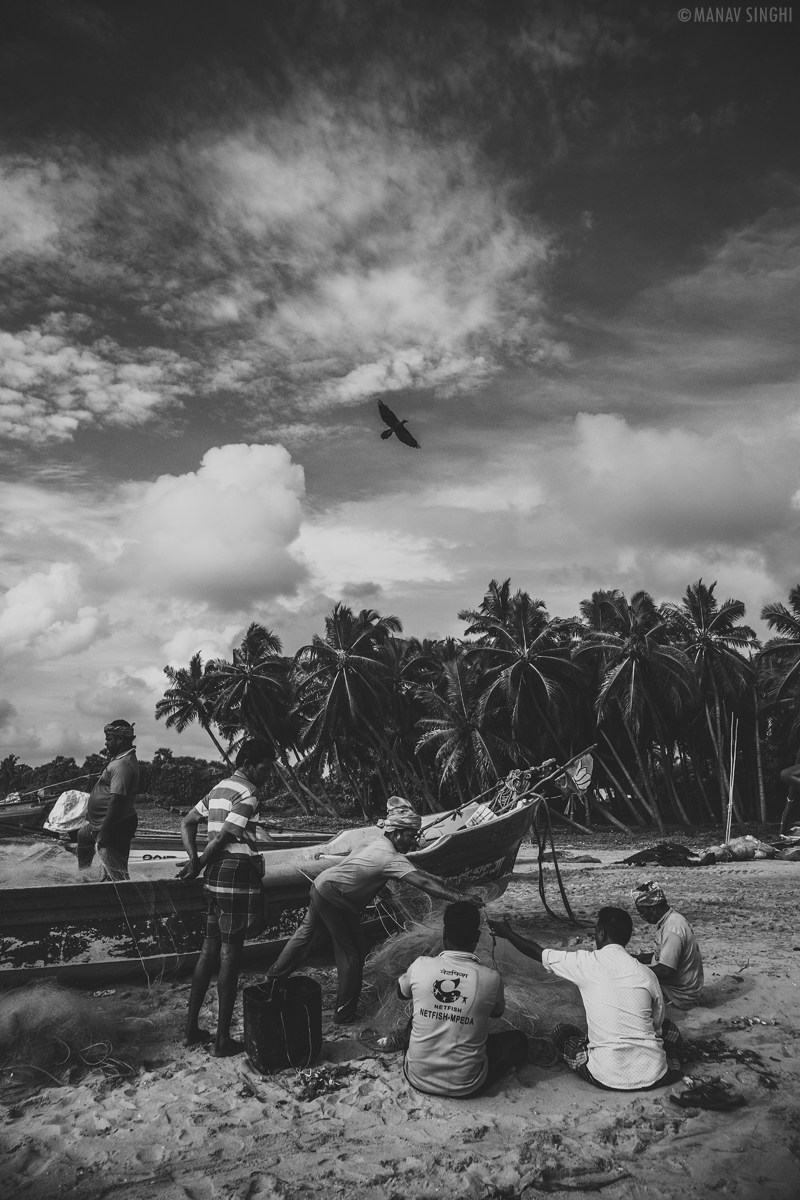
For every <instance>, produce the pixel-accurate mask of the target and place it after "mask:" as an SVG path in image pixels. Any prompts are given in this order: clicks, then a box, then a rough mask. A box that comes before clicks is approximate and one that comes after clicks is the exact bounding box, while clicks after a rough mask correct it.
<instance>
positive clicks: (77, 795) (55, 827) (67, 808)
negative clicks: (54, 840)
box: [44, 789, 89, 833]
mask: <svg viewBox="0 0 800 1200" xmlns="http://www.w3.org/2000/svg"><path fill="white" fill-rule="evenodd" d="M88 805H89V793H88V792H78V791H76V790H75V789H72V790H70V791H68V792H62V793H61V795H60V796H59V797H58V799H57V800H56V802H55V804H54V805H53V807H52V808H51V809H50V815H49V816H48V818H47V820H46V821H45V823H44V827H45V829H49V830H51V831H52V832H53V833H69V832H70V830H73V829H80V827H81V825H82V824H83V822H84V821H85V820H86V809H87V807H88Z"/></svg>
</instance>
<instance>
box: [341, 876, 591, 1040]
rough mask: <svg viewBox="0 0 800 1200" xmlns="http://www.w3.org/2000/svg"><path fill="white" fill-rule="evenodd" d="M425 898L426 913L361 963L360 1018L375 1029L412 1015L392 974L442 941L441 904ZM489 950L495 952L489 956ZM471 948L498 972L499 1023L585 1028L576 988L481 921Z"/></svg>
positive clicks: (538, 1029) (544, 1029) (529, 1030)
mask: <svg viewBox="0 0 800 1200" xmlns="http://www.w3.org/2000/svg"><path fill="white" fill-rule="evenodd" d="M425 899H426V900H427V903H428V913H427V914H426V915H424V916H421V917H418V918H417V919H413V920H410V921H408V922H407V924H406V927H405V928H404V929H402V930H400V931H399V932H398V933H395V934H393V935H392V936H391V937H389V938H388V939H387V940H386V941H385V942H383V943H382V945H380V946H378V947H377V949H375V950H373V951H372V953H371V954H370V956H369V958H368V959H367V962H366V965H365V968H364V992H363V1004H364V1012H365V1020H368V1022H369V1024H370V1026H372V1028H374V1029H376V1030H377V1031H378V1032H379V1033H380V1034H388V1033H391V1032H392V1031H393V1030H395V1029H397V1028H402V1027H403V1026H404V1025H405V1024H406V1023H407V1021H408V1019H409V1017H410V1016H411V1003H410V1001H407V1000H403V999H401V998H400V997H399V996H398V994H397V980H398V978H399V977H400V976H401V975H402V974H403V973H404V972H405V971H407V970H408V968H409V967H410V966H411V964H412V962H413V961H414V959H415V958H419V957H420V956H423V955H425V956H431V955H436V954H439V953H440V952H441V950H442V949H443V946H442V917H443V913H444V910H445V907H446V905H444V904H440V903H432V902H431V901H430V900H429V899H428V897H425ZM493 952H494V957H493ZM475 953H476V954H477V955H478V957H479V959H480V960H481V962H482V963H484V964H485V965H486V966H492V965H495V966H496V967H497V969H498V971H499V972H500V974H501V975H502V977H503V985H504V988H505V996H506V1010H505V1013H504V1014H503V1016H502V1017H501V1018H500V1020H499V1022H498V1024H505V1025H507V1026H510V1027H511V1028H514V1029H521V1030H522V1031H523V1032H524V1033H526V1034H528V1035H529V1036H537V1037H546V1036H547V1035H548V1034H549V1033H550V1031H551V1030H552V1028H553V1026H554V1025H557V1024H558V1023H559V1022H562V1021H569V1022H571V1023H572V1024H575V1025H578V1026H580V1027H583V1028H585V1025H586V1018H585V1016H584V1009H583V1004H582V1002H581V999H580V994H579V993H578V989H577V988H576V987H574V986H573V985H572V984H571V983H568V982H567V981H566V980H563V979H558V978H557V977H556V976H555V975H551V974H550V973H549V972H547V971H545V969H544V968H543V967H542V966H541V965H540V964H539V963H536V962H534V961H533V960H532V959H529V958H525V957H524V955H522V954H520V953H519V952H518V951H516V950H515V949H514V948H513V947H512V946H511V945H510V943H508V942H505V941H500V940H498V941H497V944H496V946H494V947H493V945H492V936H491V933H490V932H489V929H488V927H486V925H484V926H483V928H482V931H481V937H480V941H479V942H478V946H477V949H476V951H475Z"/></svg>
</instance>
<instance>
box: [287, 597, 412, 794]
mask: <svg viewBox="0 0 800 1200" xmlns="http://www.w3.org/2000/svg"><path fill="white" fill-rule="evenodd" d="M402 628H403V627H402V625H401V623H400V621H399V620H398V619H397V617H392V616H381V615H380V613H378V612H376V611H375V610H374V609H367V608H365V609H362V610H361V612H360V613H358V615H357V616H356V615H355V614H354V613H353V610H352V609H351V608H349V607H348V606H347V605H346V604H341V603H338V604H336V605H334V608H333V610H332V612H331V613H330V615H329V616H328V617H326V618H325V637H324V638H321V637H319V635H318V634H315V635H314V637H313V639H312V641H311V642H310V644H309V645H307V646H302V647H301V648H300V650H298V652H297V654H296V655H295V659H294V661H295V667H296V672H297V694H296V709H297V711H298V713H299V715H300V717H301V720H302V721H303V723H304V726H305V727H304V729H303V733H302V736H301V744H302V747H303V749H304V750H305V752H306V754H307V756H308V757H309V759H311V760H312V761H313V762H314V763H315V764H316V766H317V767H318V769H321V768H322V767H323V765H324V764H326V763H328V764H330V765H332V766H334V767H335V768H342V769H345V768H346V762H347V760H348V759H351V760H352V759H353V758H354V757H355V758H356V759H361V761H362V762H365V761H366V759H367V758H369V757H370V752H373V753H376V754H378V755H379V756H380V753H381V751H382V750H384V749H387V748H388V741H387V737H386V732H385V724H386V721H385V718H386V711H387V704H388V696H389V693H388V677H389V674H390V668H389V666H388V665H387V663H386V661H385V657H384V655H383V649H384V646H385V643H386V642H387V640H388V639H389V637H390V635H391V634H393V633H401V632H402ZM374 765H375V766H376V767H377V768H378V770H380V768H379V764H377V763H375V764H374ZM351 781H352V776H351ZM357 790H358V794H360V790H359V789H357ZM384 790H386V791H387V794H388V789H386V787H385V785H384Z"/></svg>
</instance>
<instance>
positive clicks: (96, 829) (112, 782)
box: [78, 720, 139, 880]
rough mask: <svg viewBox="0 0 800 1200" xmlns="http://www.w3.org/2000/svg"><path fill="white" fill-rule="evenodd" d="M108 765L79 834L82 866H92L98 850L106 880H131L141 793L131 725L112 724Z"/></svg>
mask: <svg viewBox="0 0 800 1200" xmlns="http://www.w3.org/2000/svg"><path fill="white" fill-rule="evenodd" d="M103 733H104V734H105V735H106V754H107V756H108V761H107V762H106V765H105V767H104V768H103V770H102V772H101V773H100V778H99V779H98V781H97V783H96V784H95V785H94V787H93V788H92V791H91V794H90V796H89V804H88V808H87V813H86V816H87V820H86V821H85V823H84V824H83V825H82V826H81V828H80V829H79V830H78V866H79V867H81V868H82V869H83V868H85V867H88V866H91V863H92V859H93V858H94V854H95V850H96V851H97V854H98V856H99V858H100V861H101V863H102V864H103V879H104V880H105V879H130V875H129V874H128V856H129V854H130V849H131V842H132V841H133V836H134V834H135V833H136V827H137V825H138V824H139V818H138V817H137V815H136V809H135V807H134V803H133V802H134V800H135V799H136V796H137V795H138V792H139V764H138V762H137V761H136V751H135V749H134V746H133V739H134V737H135V734H134V731H133V725H132V724H131V723H130V722H129V721H123V720H117V721H109V723H108V725H106V726H105V727H104V728H103Z"/></svg>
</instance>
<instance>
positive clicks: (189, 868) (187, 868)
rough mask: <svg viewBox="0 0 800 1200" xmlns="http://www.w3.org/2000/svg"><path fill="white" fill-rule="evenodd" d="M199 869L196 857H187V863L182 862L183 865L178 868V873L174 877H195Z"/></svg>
mask: <svg viewBox="0 0 800 1200" xmlns="http://www.w3.org/2000/svg"><path fill="white" fill-rule="evenodd" d="M199 870H200V864H199V862H198V861H197V859H196V858H194V859H189V861H188V863H184V864H183V866H182V867H180V868H179V870H178V874H177V875H176V876H175V878H176V879H196V878H197V873H198V871H199Z"/></svg>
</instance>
